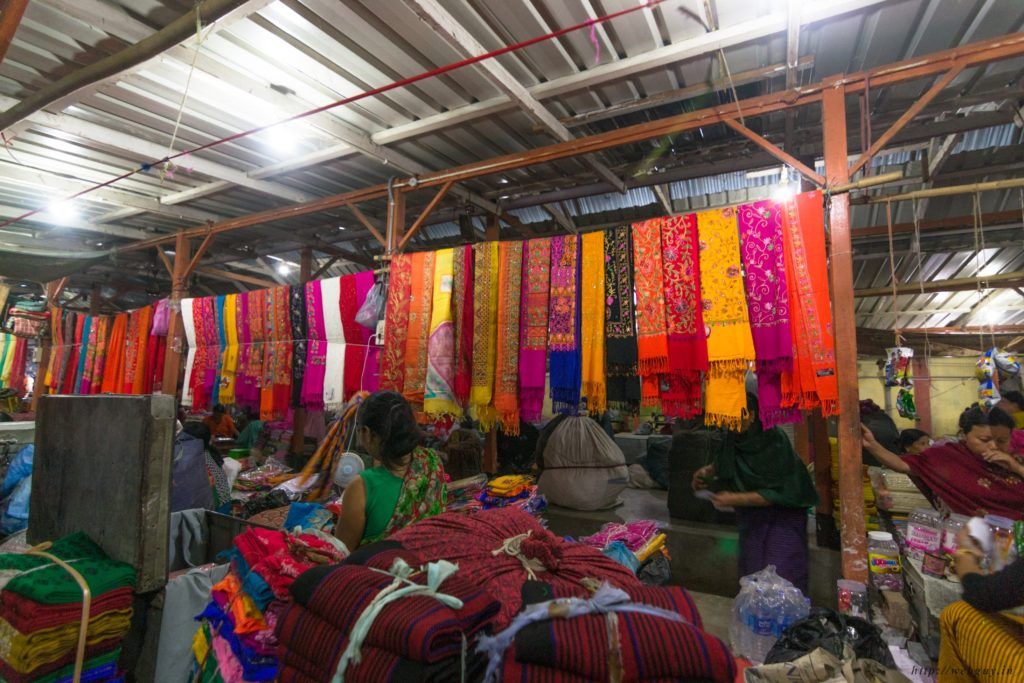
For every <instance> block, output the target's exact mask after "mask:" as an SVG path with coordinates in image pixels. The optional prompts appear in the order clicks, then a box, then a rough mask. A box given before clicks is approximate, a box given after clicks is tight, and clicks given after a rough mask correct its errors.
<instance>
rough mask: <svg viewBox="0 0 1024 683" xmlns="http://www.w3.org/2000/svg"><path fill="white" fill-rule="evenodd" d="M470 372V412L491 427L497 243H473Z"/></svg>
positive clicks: (483, 425) (493, 417)
mask: <svg viewBox="0 0 1024 683" xmlns="http://www.w3.org/2000/svg"><path fill="white" fill-rule="evenodd" d="M473 272H474V275H475V279H474V281H473V376H472V383H471V385H470V390H469V404H470V410H471V411H472V415H473V417H474V418H476V420H477V421H479V423H480V431H481V432H489V431H491V429H493V428H494V423H495V420H496V419H497V413H496V412H495V410H494V368H495V356H496V354H497V347H498V243H497V242H485V243H483V244H474V245H473Z"/></svg>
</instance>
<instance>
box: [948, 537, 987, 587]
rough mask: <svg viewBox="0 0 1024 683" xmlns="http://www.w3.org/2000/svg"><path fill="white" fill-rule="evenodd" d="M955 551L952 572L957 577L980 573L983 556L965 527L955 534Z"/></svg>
mask: <svg viewBox="0 0 1024 683" xmlns="http://www.w3.org/2000/svg"><path fill="white" fill-rule="evenodd" d="M956 547H957V551H956V553H955V554H954V555H953V571H955V572H956V575H957V576H964V575H966V574H980V573H981V558H982V556H983V555H984V553H982V551H981V548H979V547H978V543H977V542H976V541H975V540H974V537H973V536H971V532H970V531H969V530H968V529H967V527H963V528H961V529H960V531H958V532H956Z"/></svg>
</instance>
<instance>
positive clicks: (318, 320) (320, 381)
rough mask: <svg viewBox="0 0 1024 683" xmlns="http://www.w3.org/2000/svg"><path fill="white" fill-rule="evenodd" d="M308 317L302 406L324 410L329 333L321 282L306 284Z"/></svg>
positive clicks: (307, 408)
mask: <svg viewBox="0 0 1024 683" xmlns="http://www.w3.org/2000/svg"><path fill="white" fill-rule="evenodd" d="M306 317H307V327H306V329H307V334H308V335H309V344H308V345H307V346H306V373H305V375H304V376H303V378H302V405H303V407H304V408H306V410H323V409H324V376H325V373H326V370H327V367H326V363H327V331H326V329H325V326H324V299H323V292H322V290H321V289H320V281H319V280H313V281H311V282H307V283H306Z"/></svg>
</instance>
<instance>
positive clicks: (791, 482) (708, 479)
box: [693, 394, 818, 595]
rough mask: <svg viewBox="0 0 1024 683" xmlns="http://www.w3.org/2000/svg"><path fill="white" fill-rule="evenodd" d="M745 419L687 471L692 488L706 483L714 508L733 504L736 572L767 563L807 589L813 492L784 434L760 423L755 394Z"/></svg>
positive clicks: (749, 397)
mask: <svg viewBox="0 0 1024 683" xmlns="http://www.w3.org/2000/svg"><path fill="white" fill-rule="evenodd" d="M747 403H748V406H749V409H750V417H749V418H748V419H749V420H750V422H749V424H748V425H747V427H746V429H745V430H744V431H743V432H741V433H735V432H729V433H727V434H726V435H725V438H724V439H723V440H722V448H721V449H720V450H719V452H718V454H717V455H716V456H715V458H714V462H712V463H711V464H710V465H706V466H705V467H702V468H701V469H699V470H697V471H696V472H695V473H694V475H693V488H694V490H695V491H699V490H701V489H707V488H710V489H712V490H714V491H716V493H715V494H714V496H713V498H712V502H714V504H715V507H717V508H729V507H731V508H735V510H736V520H737V522H738V524H739V534H740V557H739V564H740V576H747V575H749V574H753V573H754V572H757V571H760V570H762V569H764V568H765V567H767V566H768V565H770V564H773V565H775V568H776V571H777V572H778V573H779V575H780V576H782V577H783V578H786V579H789V581H791V582H792V583H793V585H794V586H796V587H797V588H799V589H800V590H801V591H803V593H804V594H805V595H807V594H808V588H809V579H808V553H807V508H809V507H811V506H813V505H816V504H817V502H818V494H817V492H816V491H815V489H814V483H813V482H812V481H811V477H810V475H808V474H807V468H806V467H805V466H804V464H803V462H801V460H800V458H799V457H798V456H797V454H796V451H794V450H793V445H792V444H791V443H790V442H789V437H787V436H786V434H785V433H784V432H783V431H782V430H781V429H779V428H778V427H773V428H771V429H764V427H763V426H762V425H761V420H760V418H759V417H758V414H757V397H756V396H754V395H753V394H748V395H747Z"/></svg>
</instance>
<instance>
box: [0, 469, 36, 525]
mask: <svg viewBox="0 0 1024 683" xmlns="http://www.w3.org/2000/svg"><path fill="white" fill-rule="evenodd" d="M31 495H32V475H29V476H27V477H25V478H24V479H22V480H21V482H19V483H18V485H17V486H15V487H14V493H12V494H11V497H10V498H8V499H7V500H6V501H4V512H3V516H2V517H0V533H2V534H4V535H5V536H10V535H11V534H16V533H18V532H19V531H21V530H22V529H26V528H28V507H29V498H30V497H31Z"/></svg>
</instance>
